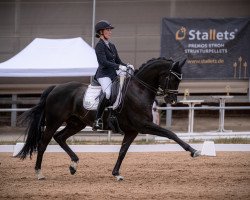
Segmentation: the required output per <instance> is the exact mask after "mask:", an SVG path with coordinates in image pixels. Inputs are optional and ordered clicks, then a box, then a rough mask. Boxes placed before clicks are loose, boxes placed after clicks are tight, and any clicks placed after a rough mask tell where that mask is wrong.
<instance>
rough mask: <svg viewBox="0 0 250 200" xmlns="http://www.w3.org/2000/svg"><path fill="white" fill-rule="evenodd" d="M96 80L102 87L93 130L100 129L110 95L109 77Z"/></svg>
mask: <svg viewBox="0 0 250 200" xmlns="http://www.w3.org/2000/svg"><path fill="white" fill-rule="evenodd" d="M98 82H99V83H100V85H101V87H102V91H103V94H102V95H101V97H100V102H99V105H98V108H97V113H96V119H95V121H94V124H93V130H97V129H102V128H103V122H102V115H103V112H104V110H105V108H106V107H107V105H108V103H109V99H110V96H111V83H112V82H111V79H110V78H109V77H103V78H99V79H98Z"/></svg>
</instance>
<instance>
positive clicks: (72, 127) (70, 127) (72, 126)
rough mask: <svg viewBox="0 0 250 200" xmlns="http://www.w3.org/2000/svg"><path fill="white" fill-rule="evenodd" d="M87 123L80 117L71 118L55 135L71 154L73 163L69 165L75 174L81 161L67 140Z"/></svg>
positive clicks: (58, 141) (64, 148)
mask: <svg viewBox="0 0 250 200" xmlns="http://www.w3.org/2000/svg"><path fill="white" fill-rule="evenodd" d="M85 127H86V125H85V124H83V123H82V122H81V121H80V120H79V119H77V118H75V119H70V120H69V121H68V122H67V125H66V127H65V128H64V129H63V130H61V131H60V132H58V133H56V134H55V135H54V139H55V141H56V142H57V143H58V144H59V145H60V146H61V147H62V149H63V150H64V151H65V152H66V153H67V154H68V155H69V157H70V158H71V161H72V162H71V165H70V167H69V169H70V173H71V174H72V175H73V174H75V172H76V169H77V163H78V161H79V158H78V157H77V155H76V154H75V153H74V152H73V151H72V150H71V148H70V147H69V146H68V144H67V143H66V140H67V139H68V138H69V137H70V136H72V135H75V134H76V133H78V132H79V131H80V130H82V129H83V128H85Z"/></svg>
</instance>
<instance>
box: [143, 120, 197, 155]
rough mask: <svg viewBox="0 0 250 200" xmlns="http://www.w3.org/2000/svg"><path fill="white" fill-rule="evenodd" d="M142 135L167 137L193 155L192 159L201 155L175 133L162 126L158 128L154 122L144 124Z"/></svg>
mask: <svg viewBox="0 0 250 200" xmlns="http://www.w3.org/2000/svg"><path fill="white" fill-rule="evenodd" d="M140 133H143V134H151V135H157V136H160V137H167V138H169V139H171V140H174V141H175V142H177V143H178V144H179V145H180V146H181V147H182V148H183V149H185V150H186V151H189V152H190V153H191V156H192V157H197V156H200V155H201V152H200V151H197V150H196V149H194V148H192V147H191V146H190V145H189V144H187V143H186V142H184V141H183V140H181V139H180V138H179V137H178V136H177V135H176V134H175V133H173V132H172V131H170V130H167V129H164V128H161V127H160V126H158V125H156V124H154V123H152V122H148V123H146V124H144V125H143V126H142V128H141V130H140Z"/></svg>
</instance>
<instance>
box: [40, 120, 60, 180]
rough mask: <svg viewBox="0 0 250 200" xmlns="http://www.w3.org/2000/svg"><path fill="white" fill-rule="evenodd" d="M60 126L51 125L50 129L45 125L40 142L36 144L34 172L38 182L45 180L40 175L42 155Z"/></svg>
mask: <svg viewBox="0 0 250 200" xmlns="http://www.w3.org/2000/svg"><path fill="white" fill-rule="evenodd" d="M60 125H61V124H60ZM60 125H59V124H58V125H57V126H56V125H53V127H52V128H51V126H48V125H47V126H46V129H45V131H44V133H43V134H42V137H41V140H40V141H39V143H38V148H37V159H36V166H35V171H36V174H37V178H38V180H42V179H44V178H45V177H44V175H43V174H42V171H41V165H42V159H43V154H44V152H45V150H46V148H47V146H48V144H49V142H50V141H51V139H52V137H53V135H54V133H55V132H56V130H57V129H58V128H59V127H60Z"/></svg>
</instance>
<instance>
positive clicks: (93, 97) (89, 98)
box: [83, 85, 122, 110]
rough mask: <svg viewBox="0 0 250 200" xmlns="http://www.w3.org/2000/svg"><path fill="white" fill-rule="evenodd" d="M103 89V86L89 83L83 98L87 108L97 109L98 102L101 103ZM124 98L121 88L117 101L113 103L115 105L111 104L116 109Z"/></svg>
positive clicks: (84, 105)
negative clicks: (100, 96)
mask: <svg viewBox="0 0 250 200" xmlns="http://www.w3.org/2000/svg"><path fill="white" fill-rule="evenodd" d="M101 91H102V88H101V86H93V85H89V86H88V88H87V90H86V92H85V95H84V98H83V107H84V108H85V109H86V110H97V107H98V104H99V95H100V93H101ZM121 99H122V93H121V88H119V93H118V95H117V98H116V101H115V103H114V104H113V106H110V107H111V108H113V110H115V109H116V108H117V107H118V106H119V105H120V103H121Z"/></svg>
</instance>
